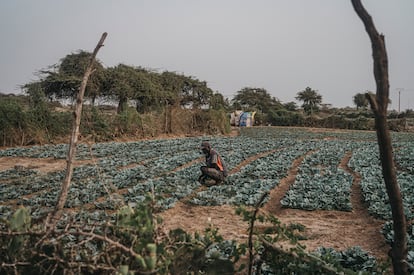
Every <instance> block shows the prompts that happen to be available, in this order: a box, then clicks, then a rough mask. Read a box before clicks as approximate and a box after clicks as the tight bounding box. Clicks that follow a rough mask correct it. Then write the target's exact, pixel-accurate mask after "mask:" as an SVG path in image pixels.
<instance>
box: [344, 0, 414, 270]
mask: <svg viewBox="0 0 414 275" xmlns="http://www.w3.org/2000/svg"><path fill="white" fill-rule="evenodd" d="M351 1H352V5H353V7H354V10H355V12H356V13H357V15H358V16H359V17H360V19H361V20H362V22H363V24H364V26H365V30H366V32H367V34H368V36H369V38H370V40H371V47H372V56H373V59H374V77H375V82H376V86H377V91H376V95H375V96H374V95H373V94H369V93H367V94H366V96H367V98H368V100H369V102H370V104H371V109H372V111H373V112H374V115H375V127H376V131H377V139H378V147H379V152H380V158H381V165H382V176H383V178H384V182H385V187H386V190H387V194H388V198H389V201H390V205H391V212H392V220H393V229H394V242H393V244H392V249H391V258H392V265H393V268H394V274H404V275H405V274H409V273H408V264H407V228H406V224H407V222H406V219H405V215H404V207H403V203H402V196H401V191H400V187H399V185H398V182H397V175H396V171H395V163H394V156H393V148H392V143H391V136H390V132H389V129H388V123H387V105H388V102H389V82H388V57H387V50H386V48H385V39H384V36H383V35H382V34H379V33H378V31H377V29H376V28H375V25H374V22H373V20H372V17H371V16H370V15H369V14H368V12H367V11H366V10H365V8H364V6H363V5H362V4H361V1H360V0H351Z"/></svg>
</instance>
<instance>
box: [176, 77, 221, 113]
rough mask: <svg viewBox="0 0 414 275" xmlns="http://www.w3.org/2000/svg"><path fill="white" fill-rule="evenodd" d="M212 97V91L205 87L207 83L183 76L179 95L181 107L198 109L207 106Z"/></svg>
mask: <svg viewBox="0 0 414 275" xmlns="http://www.w3.org/2000/svg"><path fill="white" fill-rule="evenodd" d="M212 96H213V90H211V89H210V88H209V87H208V86H207V82H205V81H200V80H198V79H196V78H192V77H188V76H185V80H184V87H183V90H182V93H181V106H191V107H192V108H195V109H198V108H200V107H202V106H206V105H209V103H210V99H211V97H212Z"/></svg>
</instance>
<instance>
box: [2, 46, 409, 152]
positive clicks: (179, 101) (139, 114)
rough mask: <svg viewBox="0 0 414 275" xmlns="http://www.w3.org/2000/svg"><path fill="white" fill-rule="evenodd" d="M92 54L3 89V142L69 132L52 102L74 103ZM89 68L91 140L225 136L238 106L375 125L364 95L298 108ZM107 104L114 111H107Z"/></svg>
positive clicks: (176, 78) (169, 75)
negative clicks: (12, 89) (345, 103)
mask: <svg viewBox="0 0 414 275" xmlns="http://www.w3.org/2000/svg"><path fill="white" fill-rule="evenodd" d="M90 57H91V53H89V52H86V51H82V50H80V51H78V52H75V53H71V54H68V55H66V56H65V57H64V58H62V59H61V60H60V61H59V62H58V63H57V64H54V65H51V66H49V67H48V68H47V69H44V70H40V71H39V72H38V75H39V79H38V80H36V81H33V82H30V83H27V84H24V85H22V86H21V88H22V91H23V94H24V96H14V97H13V96H5V95H1V94H0V96H1V101H0V114H1V116H0V145H3V146H14V145H29V144H39V143H46V142H52V141H55V140H56V139H57V138H60V137H65V136H67V135H68V134H69V133H70V130H69V129H70V125H71V121H72V119H73V117H72V115H71V114H70V112H56V110H57V108H56V107H62V106H61V103H62V102H73V101H74V100H75V98H76V95H77V93H78V90H79V87H80V83H81V81H82V77H83V74H84V72H85V69H86V66H87V65H88V62H89V60H90ZM93 65H94V66H93V67H94V69H93V73H92V75H91V77H90V78H89V81H88V83H87V86H86V90H85V100H86V101H87V102H88V103H89V104H87V108H85V109H84V111H83V113H82V119H83V122H82V126H81V127H82V133H83V134H84V135H87V136H93V138H94V140H95V141H105V140H112V139H114V138H117V137H122V136H125V135H126V136H131V137H148V136H149V137H154V136H157V135H160V134H173V135H174V134H175V135H193V134H196V133H208V134H217V133H227V132H229V130H230V125H229V114H230V113H231V112H233V111H235V110H242V111H252V112H256V115H255V123H254V124H255V125H275V126H307V127H329V128H345V129H361V130H373V129H374V123H373V113H372V111H370V110H369V109H368V108H367V107H368V100H367V97H366V93H357V94H356V95H355V96H354V98H353V100H354V103H355V105H356V107H357V108H356V110H354V109H352V110H349V108H345V109H336V108H331V107H330V105H328V104H323V98H322V96H321V95H320V94H319V93H318V92H317V90H314V89H312V88H311V87H306V88H305V89H304V90H302V91H299V92H297V93H296V97H295V99H296V100H297V101H299V102H301V105H300V106H298V105H297V104H296V102H287V103H282V102H281V101H280V100H279V99H277V98H276V97H273V96H272V95H271V94H270V93H269V92H268V91H267V90H266V89H264V88H257V87H243V88H241V89H240V90H239V91H237V92H236V94H235V96H234V97H233V99H231V100H229V99H227V98H224V96H223V95H222V94H221V93H219V92H218V91H213V90H212V89H211V88H210V87H209V86H208V85H207V82H206V81H202V80H199V79H197V78H196V77H193V76H187V75H184V74H179V73H176V72H171V71H164V72H157V71H155V70H151V69H146V68H142V67H136V66H131V65H126V64H118V65H116V66H113V67H108V68H105V67H104V66H103V64H102V62H101V61H99V60H97V59H95V60H94V64H93ZM109 103H110V104H109ZM108 105H110V108H112V109H114V113H110V112H108V111H107V109H108ZM112 105H113V106H112ZM105 108H106V109H105ZM61 109H63V108H60V110H61ZM112 109H111V110H112ZM390 117H391V118H401V117H402V118H405V117H414V114H413V112H412V111H411V110H407V112H406V113H402V114H396V113H392V112H391V113H390ZM398 123H399V125H402V124H404V123H403V122H402V123H400V122H398ZM399 128H401V127H400V126H398V125H394V126H393V129H399Z"/></svg>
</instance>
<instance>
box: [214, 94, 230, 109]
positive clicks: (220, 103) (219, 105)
mask: <svg viewBox="0 0 414 275" xmlns="http://www.w3.org/2000/svg"><path fill="white" fill-rule="evenodd" d="M227 108H228V102H226V100H225V99H224V97H223V95H222V94H220V93H218V92H216V93H214V94H213V95H212V96H211V99H210V109H214V110H220V109H227Z"/></svg>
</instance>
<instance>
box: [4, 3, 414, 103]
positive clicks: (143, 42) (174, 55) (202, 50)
mask: <svg viewBox="0 0 414 275" xmlns="http://www.w3.org/2000/svg"><path fill="white" fill-rule="evenodd" d="M362 3H363V5H364V6H365V8H366V9H367V10H368V12H369V13H370V14H371V16H372V17H373V19H374V23H375V25H376V27H377V30H378V31H379V32H381V33H383V34H384V35H385V41H386V46H387V52H388V58H389V77H390V97H391V100H392V104H391V108H392V109H395V110H398V94H399V93H398V91H399V89H403V90H401V93H400V99H401V101H400V102H401V103H400V108H401V111H402V110H405V109H407V108H410V109H414V1H413V0H395V1H390V0H362ZM103 32H107V33H108V37H107V38H106V41H105V46H104V47H103V48H101V50H100V52H99V53H98V59H99V60H100V61H101V62H102V63H103V64H104V66H106V67H111V66H115V65H117V64H119V63H124V64H127V65H132V66H141V67H145V68H149V69H156V70H159V72H162V71H165V70H168V71H175V72H178V73H183V74H185V75H188V76H194V77H196V78H198V79H199V80H202V81H207V83H208V86H209V87H210V88H212V89H213V90H214V91H218V92H220V93H221V94H223V95H224V96H225V97H228V98H230V99H231V97H232V96H234V95H235V94H236V92H237V91H238V90H240V89H242V88H243V87H256V88H264V89H266V90H267V91H268V92H269V93H270V94H271V95H272V96H274V97H276V98H278V99H279V100H281V101H282V102H283V103H286V102H290V101H295V96H296V94H297V93H298V92H299V91H302V90H304V89H305V88H306V87H311V88H312V89H314V90H317V91H318V93H320V94H321V95H322V98H323V103H328V104H332V105H333V106H334V107H345V106H354V104H353V102H352V97H353V96H354V95H355V94H356V93H359V92H365V91H367V90H370V91H375V81H374V77H373V66H372V62H373V61H372V52H371V45H370V41H369V38H368V35H367V33H366V32H365V28H364V27H363V24H362V22H361V20H360V19H359V17H357V15H356V13H355V11H354V10H353V8H352V5H351V2H350V0H249V1H247V0H164V1H161V0H129V1H127V0H122V1H115V0H113V1H109V0H70V1H69V0H60V1H57V0H37V1H33V0H1V1H0V38H1V39H0V41H1V42H0V92H2V93H19V92H20V88H19V85H22V84H25V83H28V82H30V81H33V80H37V79H38V78H37V76H36V72H37V71H39V70H41V69H44V68H47V67H48V66H50V65H53V64H56V63H58V62H59V60H60V59H61V58H63V57H65V56H66V55H67V54H70V53H73V52H76V51H77V50H79V49H82V50H86V51H90V52H91V51H92V50H93V49H94V47H95V46H96V43H97V42H98V40H99V38H100V37H101V35H102V33H103Z"/></svg>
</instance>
